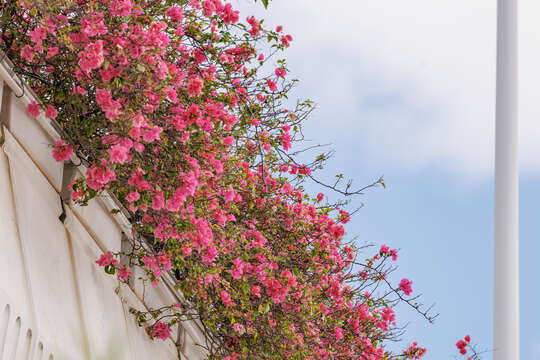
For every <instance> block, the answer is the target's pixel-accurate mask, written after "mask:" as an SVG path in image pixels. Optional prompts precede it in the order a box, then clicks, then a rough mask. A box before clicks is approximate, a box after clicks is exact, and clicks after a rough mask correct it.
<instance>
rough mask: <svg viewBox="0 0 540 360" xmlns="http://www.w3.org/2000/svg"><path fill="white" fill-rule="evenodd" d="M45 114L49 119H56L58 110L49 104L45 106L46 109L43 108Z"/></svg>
mask: <svg viewBox="0 0 540 360" xmlns="http://www.w3.org/2000/svg"><path fill="white" fill-rule="evenodd" d="M45 116H46V117H48V118H49V119H56V117H57V116H58V111H57V110H56V109H55V108H54V106H52V105H49V106H47V110H45Z"/></svg>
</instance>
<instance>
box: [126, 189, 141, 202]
mask: <svg viewBox="0 0 540 360" xmlns="http://www.w3.org/2000/svg"><path fill="white" fill-rule="evenodd" d="M139 197H140V194H139V192H138V191H133V192H130V193H129V194H127V195H126V201H128V202H134V201H137V200H139Z"/></svg>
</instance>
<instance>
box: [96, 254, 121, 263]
mask: <svg viewBox="0 0 540 360" xmlns="http://www.w3.org/2000/svg"><path fill="white" fill-rule="evenodd" d="M96 264H98V265H99V266H109V265H114V266H116V265H118V260H116V259H114V258H113V254H111V253H110V252H108V253H106V254H102V255H101V256H100V257H99V259H98V260H96Z"/></svg>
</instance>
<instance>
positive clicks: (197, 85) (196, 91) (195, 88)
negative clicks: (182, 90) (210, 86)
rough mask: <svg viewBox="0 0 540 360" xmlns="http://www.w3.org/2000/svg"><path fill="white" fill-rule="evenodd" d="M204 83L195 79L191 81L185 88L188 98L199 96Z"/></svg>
mask: <svg viewBox="0 0 540 360" xmlns="http://www.w3.org/2000/svg"><path fill="white" fill-rule="evenodd" d="M203 85H204V82H203V81H202V79H199V78H196V79H192V80H191V81H190V82H189V83H188V86H187V92H188V94H189V96H191V97H195V96H200V95H201V94H202V88H203Z"/></svg>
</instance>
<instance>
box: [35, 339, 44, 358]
mask: <svg viewBox="0 0 540 360" xmlns="http://www.w3.org/2000/svg"><path fill="white" fill-rule="evenodd" d="M41 359H43V343H42V342H41V341H40V342H39V343H38V345H37V349H36V354H35V355H34V360H41Z"/></svg>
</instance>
